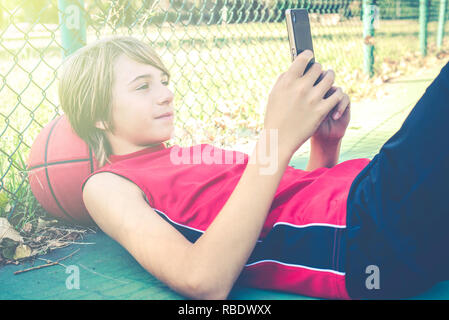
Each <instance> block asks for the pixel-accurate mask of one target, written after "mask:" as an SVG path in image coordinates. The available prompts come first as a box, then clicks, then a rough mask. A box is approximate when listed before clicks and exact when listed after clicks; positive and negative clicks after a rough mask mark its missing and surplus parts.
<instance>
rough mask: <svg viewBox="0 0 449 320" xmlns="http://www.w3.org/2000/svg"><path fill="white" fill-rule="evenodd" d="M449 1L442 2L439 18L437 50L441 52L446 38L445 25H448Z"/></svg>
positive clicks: (443, 0) (441, 0)
mask: <svg viewBox="0 0 449 320" xmlns="http://www.w3.org/2000/svg"><path fill="white" fill-rule="evenodd" d="M446 4H447V0H440V16H439V18H438V33H437V48H438V50H441V47H442V45H443V38H444V24H445V23H446Z"/></svg>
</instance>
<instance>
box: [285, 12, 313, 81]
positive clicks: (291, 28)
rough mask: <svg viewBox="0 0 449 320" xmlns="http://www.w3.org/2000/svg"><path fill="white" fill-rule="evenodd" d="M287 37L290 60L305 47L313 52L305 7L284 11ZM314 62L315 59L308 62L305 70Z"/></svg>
mask: <svg viewBox="0 0 449 320" xmlns="http://www.w3.org/2000/svg"><path fill="white" fill-rule="evenodd" d="M285 19H286V22H287V31H288V38H289V43H290V50H291V55H292V61H293V60H294V59H295V58H296V56H297V55H298V54H300V53H301V52H303V51H304V50H306V49H309V50H311V51H312V52H313V43H312V33H311V31H310V22H309V14H308V12H307V10H306V9H287V10H286V11H285ZM313 63H315V59H314V58H312V60H311V61H310V62H309V64H308V65H307V67H306V70H305V72H307V70H309V68H310V67H311V66H312V65H313ZM305 72H304V73H305Z"/></svg>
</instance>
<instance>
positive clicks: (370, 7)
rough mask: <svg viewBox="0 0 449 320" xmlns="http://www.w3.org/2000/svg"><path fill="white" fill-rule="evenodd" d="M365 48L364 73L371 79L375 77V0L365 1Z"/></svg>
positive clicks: (363, 8)
mask: <svg viewBox="0 0 449 320" xmlns="http://www.w3.org/2000/svg"><path fill="white" fill-rule="evenodd" d="M362 10H363V39H364V41H363V43H364V44H363V47H364V71H365V73H367V74H368V75H369V77H370V78H371V77H372V76H373V75H374V71H373V65H374V41H373V40H374V18H375V15H374V13H375V6H374V0H363V7H362Z"/></svg>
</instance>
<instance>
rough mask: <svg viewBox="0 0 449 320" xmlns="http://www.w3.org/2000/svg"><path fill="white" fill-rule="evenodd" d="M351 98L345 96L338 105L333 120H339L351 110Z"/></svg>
mask: <svg viewBox="0 0 449 320" xmlns="http://www.w3.org/2000/svg"><path fill="white" fill-rule="evenodd" d="M349 104H350V102H349V96H348V95H347V94H343V98H342V99H341V100H340V102H339V103H338V105H337V108H336V109H337V110H336V111H335V112H334V114H333V116H332V119H334V120H338V119H339V118H341V116H342V115H343V114H344V113H345V112H347V111H348V110H349Z"/></svg>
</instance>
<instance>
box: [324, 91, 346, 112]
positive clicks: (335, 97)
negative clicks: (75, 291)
mask: <svg viewBox="0 0 449 320" xmlns="http://www.w3.org/2000/svg"><path fill="white" fill-rule="evenodd" d="M343 95H344V93H343V90H342V89H341V88H340V87H337V88H336V89H335V92H333V93H332V94H331V95H330V96H329V97H328V98H326V99H323V100H322V102H321V107H322V108H323V109H324V112H325V114H328V113H329V112H330V110H332V109H333V108H334V107H335V106H336V105H337V104H338V103H339V102H340V101H341V99H343Z"/></svg>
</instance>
